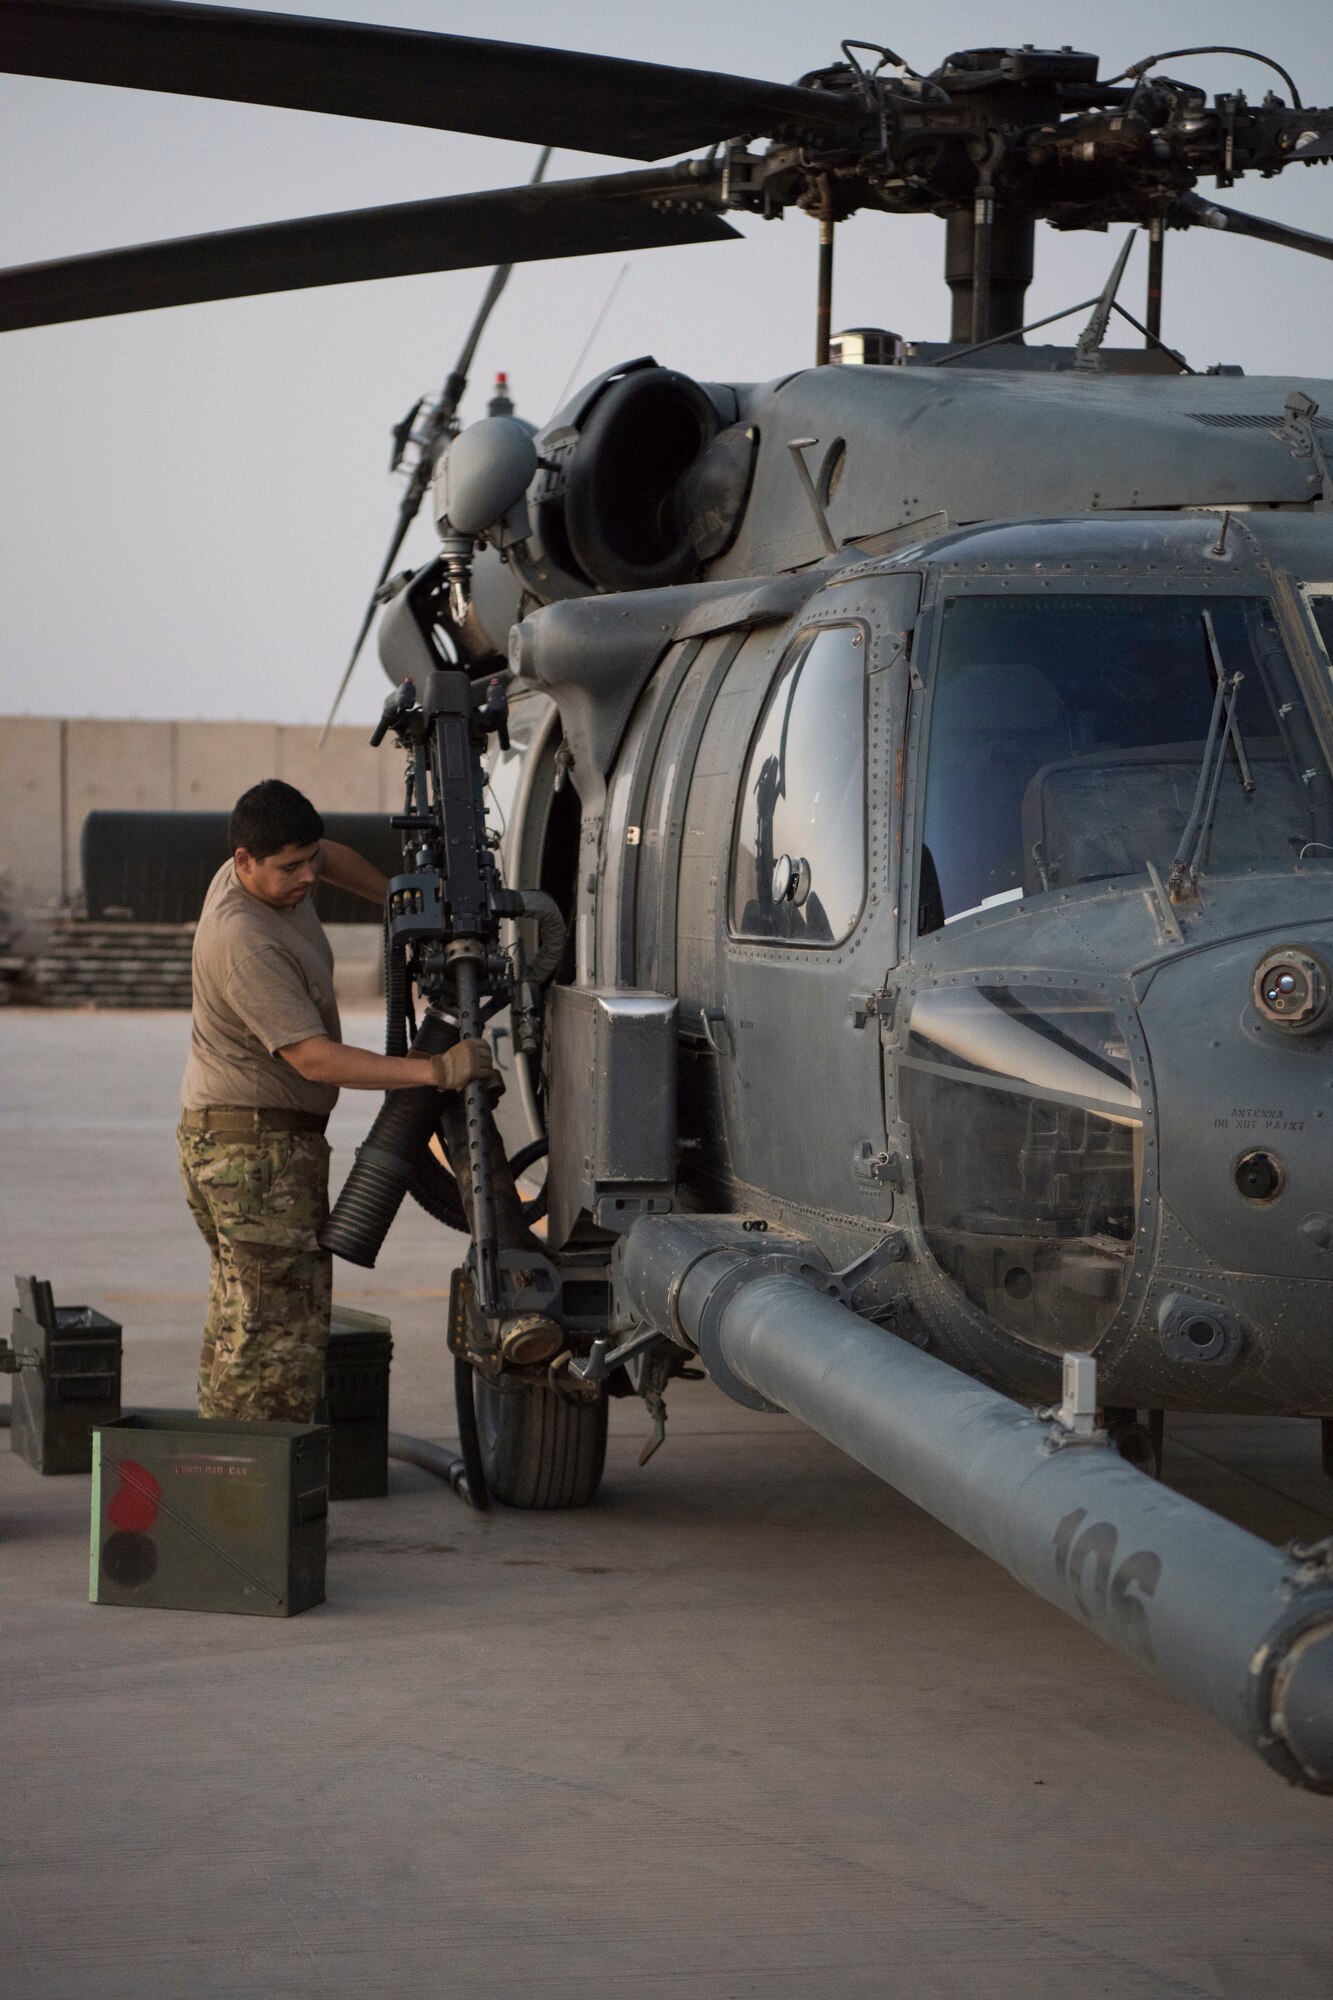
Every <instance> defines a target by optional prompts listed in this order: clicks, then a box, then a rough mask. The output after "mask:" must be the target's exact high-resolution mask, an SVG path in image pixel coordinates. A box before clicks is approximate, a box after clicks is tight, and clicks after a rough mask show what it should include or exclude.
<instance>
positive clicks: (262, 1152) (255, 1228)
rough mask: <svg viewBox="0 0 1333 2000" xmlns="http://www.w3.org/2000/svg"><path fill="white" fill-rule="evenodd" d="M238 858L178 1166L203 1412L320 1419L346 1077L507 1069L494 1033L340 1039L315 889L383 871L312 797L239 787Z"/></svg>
mask: <svg viewBox="0 0 1333 2000" xmlns="http://www.w3.org/2000/svg"><path fill="white" fill-rule="evenodd" d="M228 842H229V845H230V847H231V850H232V858H231V860H230V861H228V862H226V863H225V864H224V865H223V866H222V867H221V868H220V869H219V870H218V872H217V874H216V875H215V876H214V877H213V880H212V882H211V884H210V885H209V890H208V895H207V897H206V898H205V900H204V908H203V914H202V916H201V917H200V919H199V927H198V929H197V931H196V932H195V938H194V961H193V971H194V1006H193V1012H192V1015H191V1020H190V1056H189V1061H188V1062H187V1064H186V1067H185V1078H184V1082H183V1084H182V1086H181V1104H182V1115H181V1124H180V1132H179V1135H178V1138H179V1145H180V1161H181V1178H182V1180H183V1181H184V1183H185V1198H186V1200H187V1201H188V1203H189V1205H190V1209H191V1212H192V1213H193V1215H194V1219H195V1221H196V1222H197V1223H198V1225H199V1227H200V1229H201V1230H202V1232H203V1234H204V1238H205V1240H206V1241H207V1243H208V1246H209V1249H210V1251H211V1253H212V1275H211V1282H210V1286H209V1299H208V1318H207V1322H206V1324H205V1329H204V1347H203V1354H202V1356H201V1358H200V1364H199V1414H200V1416H201V1417H242V1418H250V1419H257V1420H262V1421H268V1422H286V1423H309V1422H310V1420H311V1418H312V1417H313V1416H314V1411H315V1402H316V1399H317V1397H318V1395H319V1391H320V1385H321V1382H322V1379H323V1372H324V1353H325V1349H326V1347H327V1345H328V1337H329V1304H330V1296H331V1288H332V1258H331V1257H330V1255H329V1253H328V1252H327V1251H325V1250H322V1249H321V1248H320V1246H319V1240H318V1239H319V1232H320V1230H321V1229H322V1228H323V1226H324V1222H325V1219H326V1217H327V1215H328V1177H329V1148H328V1142H327V1141H326V1139H325V1138H324V1128H325V1126H326V1124H327V1123H328V1117H329V1113H330V1111H331V1110H332V1109H333V1106H334V1104H335V1103H336V1102H337V1098H338V1091H339V1089H340V1087H346V1088H347V1089H350V1090H411V1089H420V1088H422V1087H423V1086H434V1088H435V1089H437V1090H461V1089H462V1088H463V1086H464V1084H466V1083H469V1082H471V1081H472V1080H473V1079H474V1078H480V1079H481V1080H482V1081H484V1082H491V1081H492V1079H495V1080H497V1081H498V1079H497V1078H496V1077H495V1071H494V1069H493V1066H492V1062H491V1052H490V1049H489V1047H488V1046H487V1044H486V1043H485V1042H481V1041H464V1042H459V1043H458V1044H457V1045H456V1046H455V1047H454V1048H452V1049H449V1050H448V1051H447V1052H446V1053H445V1054H444V1055H437V1056H383V1055H377V1054H375V1053H374V1052H373V1051H372V1050H370V1049H359V1048H348V1047H346V1046H345V1045H344V1043H343V1040H342V1035H341V1030H340V1027H339V1021H338V1008H337V1003H336V1001H335V999H334V995H333V952H332V950H331V949H330V947H329V941H328V939H327V937H326V936H325V935H324V928H323V926H322V924H321V923H320V921H319V918H318V917H317V916H316V914H315V909H314V905H313V903H312V902H311V900H310V898H311V895H312V892H313V890H314V888H315V884H316V883H317V882H318V881H319V880H320V879H321V877H322V878H323V879H324V880H325V881H327V882H331V883H332V884H333V885H334V886H335V887H337V888H340V889H350V890H351V891H353V892H354V893H355V894H356V895H360V896H364V897H365V898H366V899H367V900H368V901H369V902H372V903H378V904H381V905H382V904H383V902H384V896H385V891H386V890H387V888H388V882H387V880H386V878H385V877H384V876H383V875H382V874H381V873H380V871H379V869H378V868H375V867H372V865H371V864H370V862H368V861H366V860H365V859H364V858H363V857H362V856H361V855H359V854H355V853H353V851H352V849H351V848H349V847H344V846H343V845H342V844H341V843H340V842H338V841H335V840H325V838H324V822H323V820H322V819H321V818H320V816H319V814H318V813H317V812H316V811H315V808H314V807H313V806H312V805H311V803H310V801H309V800H308V799H307V798H305V797H303V796H302V794H301V793H300V792H298V791H297V790H296V789H295V788H294V787H293V786H291V785H286V784H284V783H283V782H282V780H281V779H279V778H266V779H265V780H264V782H263V783H262V784H259V785H255V786H253V787H252V788H251V789H250V790H249V791H248V792H246V793H244V794H243V795H242V797H241V798H239V799H238V800H237V802H236V807H235V810H234V811H233V813H232V815H231V821H230V825H229V829H228Z"/></svg>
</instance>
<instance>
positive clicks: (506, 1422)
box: [473, 1375, 606, 1508]
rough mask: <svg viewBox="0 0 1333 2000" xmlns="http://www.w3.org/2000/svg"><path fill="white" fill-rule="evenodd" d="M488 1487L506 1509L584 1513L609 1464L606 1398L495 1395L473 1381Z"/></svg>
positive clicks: (537, 1391) (531, 1390)
mask: <svg viewBox="0 0 1333 2000" xmlns="http://www.w3.org/2000/svg"><path fill="white" fill-rule="evenodd" d="M473 1386H474V1392H475V1398H476V1407H477V1433H478V1437H479V1440H480V1443H481V1462H482V1465H483V1467H484V1468H485V1472H486V1484H487V1486H488V1487H489V1489H490V1491H491V1493H492V1494H493V1495H494V1496H495V1498H496V1499H497V1500H502V1501H503V1502H504V1504H505V1505H506V1507H528V1508H538V1507H586V1506H587V1504H588V1502H589V1501H590V1500H591V1499H593V1497H594V1496H595V1494H596V1492H597V1488H598V1487H599V1486H600V1485H601V1483H602V1467H603V1465H604V1464H605V1462H606V1392H605V1391H604V1390H603V1392H602V1394H601V1395H600V1396H599V1397H598V1398H597V1401H596V1402H595V1403H584V1402H577V1403H576V1402H572V1401H567V1400H566V1398H565V1397H564V1396H560V1395H557V1394H556V1392H555V1390H554V1389H548V1388H547V1387H546V1386H545V1384H544V1383H543V1384H541V1385H540V1386H538V1387H531V1386H524V1387H519V1386H517V1385H515V1387H513V1388H512V1389H509V1388H506V1389H497V1388H496V1387H495V1386H494V1384H492V1383H490V1382H488V1381H486V1379H485V1377H484V1376H481V1375H478V1376H476V1377H475V1379H474V1384H473Z"/></svg>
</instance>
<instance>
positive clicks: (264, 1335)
mask: <svg viewBox="0 0 1333 2000" xmlns="http://www.w3.org/2000/svg"><path fill="white" fill-rule="evenodd" d="M176 1136H177V1140H178V1143H179V1146H180V1162H181V1179H182V1181H183V1182H184V1183H185V1199H186V1201H187V1202H188V1203H189V1204H190V1212H191V1214H192V1215H193V1216H194V1219H195V1221H196V1222H197V1223H198V1225H199V1227H200V1229H201V1230H202V1232H203V1235H204V1239H205V1241H206V1242H207V1244H208V1247H209V1249H210V1251H211V1252H212V1258H213V1268H212V1276H211V1280H210V1284H209V1292H208V1318H207V1320H206V1322H205V1325H204V1348H203V1353H202V1355H201V1356H200V1361H199V1414H200V1416H201V1417H241V1418H248V1419H253V1420H256V1421H261V1422H268V1423H295V1424H308V1423H309V1422H310V1421H311V1419H312V1418H313V1416H314V1414H315V1403H316V1400H317V1398H318V1396H319V1392H320V1388H321V1385H322V1383H323V1378H324V1351H325V1349H326V1347H327V1346H328V1340H329V1301H330V1296H331V1290H332V1266H333V1260H332V1258H331V1257H330V1255H329V1253H328V1251H326V1250H321V1249H320V1247H319V1242H318V1236H319V1232H320V1230H321V1229H322V1228H323V1226H324V1221H325V1218H326V1217H327V1215H328V1212H329V1193H328V1182H329V1147H328V1141H327V1140H326V1139H324V1138H323V1137H321V1136H320V1134H319V1133H316V1132H258V1133H256V1134H255V1136H254V1137H253V1138H251V1137H249V1136H246V1137H244V1138H238V1137H234V1136H233V1135H231V1134H230V1133H229V1134H227V1135H225V1136H223V1135H219V1134H215V1133H211V1132H191V1131H187V1130H186V1129H185V1127H184V1126H182V1127H181V1129H180V1131H179V1132H178V1133H177V1135H176Z"/></svg>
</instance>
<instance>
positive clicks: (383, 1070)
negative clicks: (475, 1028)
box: [278, 1035, 504, 1096]
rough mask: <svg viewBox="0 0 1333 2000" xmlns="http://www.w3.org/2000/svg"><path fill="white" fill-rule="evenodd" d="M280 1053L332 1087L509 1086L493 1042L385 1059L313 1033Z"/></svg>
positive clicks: (313, 1078)
mask: <svg viewBox="0 0 1333 2000" xmlns="http://www.w3.org/2000/svg"><path fill="white" fill-rule="evenodd" d="M278 1054H279V1055H280V1056H281V1057H282V1059H283V1061H284V1062H289V1063H290V1064H291V1066H292V1068H293V1069H294V1070H296V1071H297V1073H298V1075H300V1076H303V1077H305V1079H306V1081H307V1082H308V1083H331V1084H334V1085H336V1086H337V1087H338V1088H339V1089H341V1090H421V1089H423V1088H424V1089H432V1088H433V1089H435V1090H461V1089H462V1088H463V1086H464V1084H467V1083H472V1082H481V1083H484V1084H486V1085H487V1086H488V1088H490V1089H492V1090H495V1086H496V1085H497V1084H500V1088H501V1089H503V1087H504V1086H503V1084H501V1083H500V1077H499V1074H498V1072H497V1071H496V1068H495V1064H494V1062H493V1061H492V1059H491V1048H490V1043H489V1042H482V1041H475V1042H473V1041H468V1042H456V1043H455V1044H454V1046H453V1048H451V1049H446V1050H445V1052H444V1054H443V1055H438V1056H381V1055H377V1054H376V1053H375V1052H374V1050H373V1049H358V1048H349V1047H348V1045H347V1044H346V1042H333V1041H330V1040H329V1038H328V1036H327V1035H311V1036H309V1037H308V1038H307V1039H306V1040H305V1041H303V1042H292V1043H290V1044H289V1045H288V1046H287V1047H286V1048H285V1049H279V1050H278ZM495 1094H496V1095H497V1096H498V1095H499V1091H498V1090H496V1092H495Z"/></svg>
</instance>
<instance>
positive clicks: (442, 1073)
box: [430, 1041, 504, 1098]
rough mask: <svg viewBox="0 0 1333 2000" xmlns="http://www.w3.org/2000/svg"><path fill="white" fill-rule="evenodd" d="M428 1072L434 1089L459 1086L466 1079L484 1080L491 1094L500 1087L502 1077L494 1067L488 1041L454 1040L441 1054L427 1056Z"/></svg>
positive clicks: (463, 1083)
mask: <svg viewBox="0 0 1333 2000" xmlns="http://www.w3.org/2000/svg"><path fill="white" fill-rule="evenodd" d="M430 1073H431V1075H432V1077H433V1078H434V1079H435V1088H436V1089H437V1090H462V1089H463V1088H464V1086H465V1085H466V1084H469V1083H484V1084H485V1086H486V1088H487V1090H488V1091H489V1092H490V1095H491V1096H492V1097H493V1098H495V1097H499V1096H501V1095H502V1094H503V1091H504V1079H503V1077H502V1076H501V1075H500V1072H499V1071H498V1070H497V1069H496V1067H495V1063H494V1060H493V1058H492V1056H491V1045H490V1043H489V1042H483V1041H465V1042H455V1043H454V1046H453V1047H452V1048H451V1049H446V1050H445V1052H444V1054H443V1055H439V1056H432V1057H431V1058H430Z"/></svg>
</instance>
